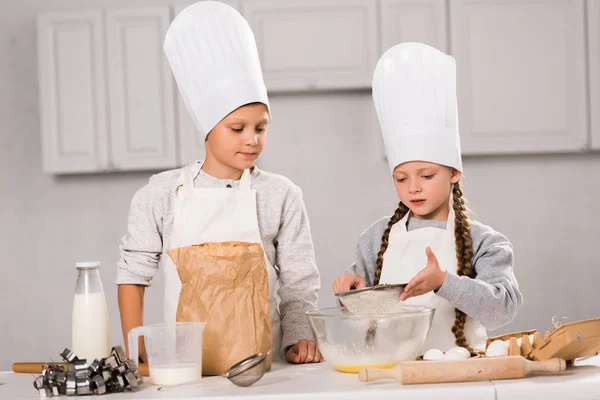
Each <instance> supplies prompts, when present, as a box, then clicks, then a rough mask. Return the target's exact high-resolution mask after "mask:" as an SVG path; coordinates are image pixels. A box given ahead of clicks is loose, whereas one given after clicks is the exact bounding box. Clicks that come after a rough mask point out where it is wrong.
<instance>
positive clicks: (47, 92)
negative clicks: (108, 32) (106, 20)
mask: <svg viewBox="0 0 600 400" xmlns="http://www.w3.org/2000/svg"><path fill="white" fill-rule="evenodd" d="M37 43H38V80H39V98H40V128H41V139H42V159H43V162H42V164H43V169H44V171H45V172H47V173H73V172H92V171H99V170H105V169H107V168H108V154H107V126H108V122H107V121H108V119H107V118H108V115H107V112H106V90H105V87H106V75H105V73H104V60H105V51H104V48H105V40H104V35H103V26H102V13H101V12H100V11H68V12H60V13H45V14H42V15H40V16H39V17H38V19H37Z"/></svg>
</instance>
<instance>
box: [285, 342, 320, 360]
mask: <svg viewBox="0 0 600 400" xmlns="http://www.w3.org/2000/svg"><path fill="white" fill-rule="evenodd" d="M285 359H286V360H287V362H289V363H292V364H304V363H319V362H321V361H323V356H322V355H321V352H320V351H319V348H318V347H317V343H316V342H315V341H314V340H306V339H302V340H300V341H299V342H298V343H296V344H295V345H293V346H291V347H289V348H288V349H287V351H286V352H285Z"/></svg>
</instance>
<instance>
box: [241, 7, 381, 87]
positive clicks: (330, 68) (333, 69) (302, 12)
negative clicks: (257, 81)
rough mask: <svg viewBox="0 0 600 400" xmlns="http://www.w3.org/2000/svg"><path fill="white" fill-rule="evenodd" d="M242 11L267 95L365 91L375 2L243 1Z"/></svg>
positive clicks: (373, 51) (373, 56) (373, 46)
mask: <svg viewBox="0 0 600 400" xmlns="http://www.w3.org/2000/svg"><path fill="white" fill-rule="evenodd" d="M242 13H243V15H244V16H245V17H246V19H247V20H248V23H249V24H250V26H251V27H252V30H253V31H254V35H255V37H256V43H257V46H258V51H259V57H260V61H261V66H262V69H263V74H264V79H265V84H266V86H267V89H268V91H269V92H270V93H275V92H285V91H300V90H315V89H360V88H370V87H371V80H372V79H373V70H374V69H375V63H376V62H377V47H378V46H377V25H376V23H377V2H376V1H373V0H344V1H339V0H304V1H281V0H249V1H244V2H243V3H242Z"/></svg>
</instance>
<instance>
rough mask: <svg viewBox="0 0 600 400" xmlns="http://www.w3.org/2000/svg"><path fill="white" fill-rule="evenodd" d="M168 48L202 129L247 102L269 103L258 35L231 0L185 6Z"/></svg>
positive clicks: (181, 87) (189, 106)
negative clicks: (261, 65) (256, 35)
mask: <svg viewBox="0 0 600 400" xmlns="http://www.w3.org/2000/svg"><path fill="white" fill-rule="evenodd" d="M163 49H164V52H165V54H166V55H167V59H168V60H169V64H170V65H171V70H172V71H173V75H174V76H175V80H176V81H177V86H178V87H179V92H180V93H181V96H182V97H183V102H184V103H185V106H186V108H187V109H188V112H189V114H190V116H191V117H192V120H193V122H194V125H195V126H196V128H197V129H198V131H200V132H201V133H202V134H204V135H207V134H208V133H209V132H210V131H211V130H212V129H213V128H214V127H215V125H217V124H218V123H219V121H221V120H222V119H223V118H224V117H225V116H227V115H228V114H229V113H231V112H232V111H234V110H235V109H237V108H238V107H241V106H243V105H245V104H249V103H254V102H260V103H263V104H265V105H266V106H267V107H269V100H268V97H267V89H266V87H265V84H264V81H263V77H262V72H261V68H260V61H259V58H258V51H257V48H256V42H255V40H254V34H253V33H252V30H251V29H250V26H249V25H248V22H246V20H245V19H244V17H242V15H241V14H240V13H238V12H237V11H236V10H235V9H233V8H232V7H230V6H228V5H227V4H224V3H220V2H218V1H201V2H198V3H195V4H192V5H191V6H189V7H187V8H185V9H184V10H183V11H181V12H180V13H179V14H178V15H177V17H175V19H174V20H173V22H172V23H171V25H170V26H169V29H168V31H167V35H166V37H165V43H164V46H163Z"/></svg>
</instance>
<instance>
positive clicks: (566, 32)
mask: <svg viewBox="0 0 600 400" xmlns="http://www.w3.org/2000/svg"><path fill="white" fill-rule="evenodd" d="M450 5H451V21H452V22H451V24H450V25H451V52H452V54H453V55H454V56H455V58H456V61H457V73H458V107H459V110H458V112H459V121H460V125H459V126H460V132H461V141H462V145H463V151H464V153H465V154H489V153H537V152H540V153H544V152H568V151H576V150H580V149H582V148H584V147H585V146H586V144H587V123H586V121H587V111H586V109H587V106H586V66H585V35H584V33H585V32H584V29H585V24H584V22H585V18H584V1H583V0H555V1H540V0H520V1H505V0H454V1H451V2H450Z"/></svg>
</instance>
